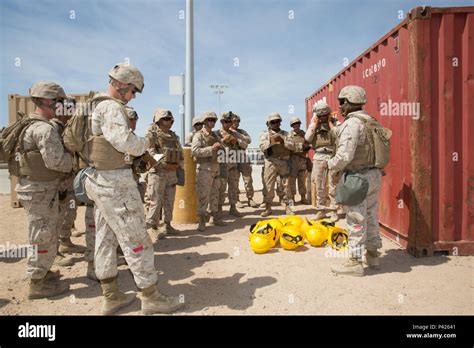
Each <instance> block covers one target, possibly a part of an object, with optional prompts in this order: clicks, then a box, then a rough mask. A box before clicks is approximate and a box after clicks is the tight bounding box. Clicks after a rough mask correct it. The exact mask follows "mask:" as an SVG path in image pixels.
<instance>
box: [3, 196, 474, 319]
mask: <svg viewBox="0 0 474 348" xmlns="http://www.w3.org/2000/svg"><path fill="white" fill-rule="evenodd" d="M242 198H243V197H242ZM256 198H257V200H259V199H260V200H261V197H259V196H257V197H256ZM225 209H228V208H225ZM243 211H244V212H246V213H247V215H246V216H245V217H243V218H240V219H237V220H235V219H230V217H228V216H226V218H227V220H228V221H229V222H230V223H229V224H228V226H226V227H210V228H208V229H207V230H206V231H205V232H204V233H200V232H198V231H197V230H196V227H197V225H183V226H175V227H177V228H178V229H180V230H181V232H180V235H178V236H173V237H168V238H167V239H165V240H163V241H160V242H159V243H157V244H155V265H156V268H157V271H158V274H159V277H158V285H159V287H160V289H161V290H162V291H163V292H164V293H167V294H169V295H180V296H182V299H183V300H184V301H185V302H186V307H185V308H184V310H183V311H181V312H179V313H178V314H184V315H212V314H231V315H246V314H247V315H249V314H250V315H264V314H304V315H311V314H336V315H337V314H338V315H341V314H369V315H396V314H402V315H403V314H445V315H455V314H474V308H473V303H474V301H473V292H474V281H473V259H474V258H473V257H454V256H436V257H431V258H421V259H417V258H414V257H412V256H410V255H409V254H407V253H406V252H405V251H404V250H401V249H400V248H399V247H398V246H397V245H396V244H395V243H393V242H392V241H390V240H388V239H386V238H384V239H383V250H382V252H383V254H382V258H381V265H382V269H381V270H380V271H372V270H368V269H366V276H365V277H361V278H355V277H344V276H336V275H334V274H332V273H331V271H330V266H331V265H332V264H333V263H339V262H342V261H343V259H341V258H337V257H334V256H332V257H331V255H329V252H330V251H331V249H326V248H313V247H311V246H310V245H309V244H307V245H306V246H305V247H301V248H300V249H299V250H298V251H296V252H295V251H286V250H283V249H281V248H276V249H273V250H271V251H270V252H269V253H267V254H263V255H256V254H254V253H253V252H252V251H251V250H250V247H249V242H248V239H247V233H248V226H250V224H252V223H253V222H255V221H258V220H259V219H260V218H259V215H258V214H259V213H260V212H261V209H257V210H255V209H252V208H246V209H244V210H243ZM296 211H297V213H298V214H299V215H301V216H311V214H314V212H313V210H312V209H310V207H309V206H297V207H296ZM274 212H275V214H277V215H279V214H283V213H284V210H283V208H282V207H279V206H275V207H274ZM76 225H77V228H78V229H79V230H84V208H83V207H80V208H79V211H78V219H77V220H76ZM26 235H27V234H26V221H25V212H24V210H23V209H13V208H11V207H10V196H8V195H2V196H0V244H2V245H6V244H7V243H9V245H10V247H11V246H12V245H14V244H15V245H20V244H26V243H27V238H26ZM73 241H74V242H75V243H78V244H82V245H85V240H84V237H80V238H73ZM75 259H76V260H77V262H76V264H75V265H74V266H72V267H67V268H61V273H62V274H63V275H64V276H63V278H62V279H64V280H65V281H66V282H67V283H69V284H70V287H71V291H70V293H68V294H65V295H61V296H58V297H56V298H54V300H48V299H43V300H35V301H28V300H27V281H26V280H24V279H23V278H24V274H25V268H26V260H25V259H2V260H0V314H3V315H17V314H25V315H26V314H28V315H40V314H41V315H97V314H100V305H101V291H100V286H99V285H98V283H96V282H94V281H91V280H89V279H87V278H86V277H85V273H86V267H87V264H86V262H85V261H84V258H83V257H82V256H81V255H75ZM119 284H120V287H121V289H122V290H124V291H129V290H133V291H136V290H137V288H136V287H135V284H134V282H133V279H132V276H131V273H130V272H129V270H128V269H127V266H120V267H119ZM139 311H140V301H139V300H138V299H137V300H136V301H135V302H134V303H133V304H132V305H131V306H129V307H128V308H125V309H123V310H122V311H121V312H120V314H127V315H135V314H139Z"/></svg>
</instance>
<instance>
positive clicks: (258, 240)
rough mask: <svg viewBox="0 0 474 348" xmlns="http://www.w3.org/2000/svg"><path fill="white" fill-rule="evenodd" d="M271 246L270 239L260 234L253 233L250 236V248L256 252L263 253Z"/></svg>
mask: <svg viewBox="0 0 474 348" xmlns="http://www.w3.org/2000/svg"><path fill="white" fill-rule="evenodd" d="M271 247H272V242H271V240H270V239H268V238H266V237H265V236H263V235H261V234H254V235H252V237H251V238H250V248H251V249H252V250H253V252H254V253H256V254H264V253H266V252H267V251H268V250H270V248H271Z"/></svg>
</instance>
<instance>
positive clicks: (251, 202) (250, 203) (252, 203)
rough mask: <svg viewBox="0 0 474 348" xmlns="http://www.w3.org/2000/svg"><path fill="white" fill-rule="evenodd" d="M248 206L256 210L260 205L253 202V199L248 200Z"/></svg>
mask: <svg viewBox="0 0 474 348" xmlns="http://www.w3.org/2000/svg"><path fill="white" fill-rule="evenodd" d="M249 206H250V207H252V208H258V207H259V206H260V205H259V204H258V203H257V202H255V201H254V200H253V198H249Z"/></svg>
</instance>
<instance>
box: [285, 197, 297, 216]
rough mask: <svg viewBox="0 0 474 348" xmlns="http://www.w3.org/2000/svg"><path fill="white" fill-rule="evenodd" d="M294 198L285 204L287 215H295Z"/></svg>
mask: <svg viewBox="0 0 474 348" xmlns="http://www.w3.org/2000/svg"><path fill="white" fill-rule="evenodd" d="M293 205H294V203H293V200H292V199H290V200H289V201H288V202H287V203H286V204H285V213H286V215H295V212H294V211H293Z"/></svg>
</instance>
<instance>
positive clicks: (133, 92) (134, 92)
mask: <svg viewBox="0 0 474 348" xmlns="http://www.w3.org/2000/svg"><path fill="white" fill-rule="evenodd" d="M131 87H132V94H133V95H135V94H137V93H138V92H139V90H138V89H137V88H136V87H135V86H131Z"/></svg>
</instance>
